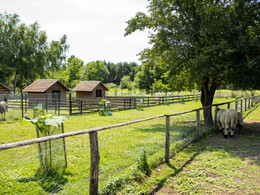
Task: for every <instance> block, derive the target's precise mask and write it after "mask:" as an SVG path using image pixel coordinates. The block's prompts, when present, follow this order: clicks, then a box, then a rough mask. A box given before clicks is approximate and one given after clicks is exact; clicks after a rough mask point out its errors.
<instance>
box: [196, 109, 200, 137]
mask: <svg viewBox="0 0 260 195" xmlns="http://www.w3.org/2000/svg"><path fill="white" fill-rule="evenodd" d="M196 121H197V126H196V130H197V139H198V140H199V139H200V110H199V109H198V110H197V111H196Z"/></svg>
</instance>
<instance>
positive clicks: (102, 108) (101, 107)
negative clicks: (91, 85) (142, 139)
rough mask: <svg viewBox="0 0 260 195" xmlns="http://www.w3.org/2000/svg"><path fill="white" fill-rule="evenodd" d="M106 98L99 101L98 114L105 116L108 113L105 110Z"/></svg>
mask: <svg viewBox="0 0 260 195" xmlns="http://www.w3.org/2000/svg"><path fill="white" fill-rule="evenodd" d="M107 103H108V100H107V99H103V100H101V101H100V102H99V115H100V116H107V115H108V113H107V112H108V110H107Z"/></svg>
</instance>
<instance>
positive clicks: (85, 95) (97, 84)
mask: <svg viewBox="0 0 260 195" xmlns="http://www.w3.org/2000/svg"><path fill="white" fill-rule="evenodd" d="M72 91H74V92H76V98H80V99H90V98H103V97H105V96H106V91H109V89H108V88H107V87H106V86H105V85H104V84H103V83H102V82H101V81H82V82H80V83H79V84H78V85H77V86H76V87H74V88H73V89H72Z"/></svg>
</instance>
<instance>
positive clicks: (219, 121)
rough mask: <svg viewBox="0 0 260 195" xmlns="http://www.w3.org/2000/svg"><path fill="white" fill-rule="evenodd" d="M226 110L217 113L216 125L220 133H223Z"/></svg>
mask: <svg viewBox="0 0 260 195" xmlns="http://www.w3.org/2000/svg"><path fill="white" fill-rule="evenodd" d="M226 112H227V111H226V109H221V110H219V111H218V113H217V125H218V128H219V130H220V131H223V130H224V128H225V114H226Z"/></svg>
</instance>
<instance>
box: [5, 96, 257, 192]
mask: <svg viewBox="0 0 260 195" xmlns="http://www.w3.org/2000/svg"><path fill="white" fill-rule="evenodd" d="M243 100H244V101H245V102H246V101H248V103H247V104H245V105H246V106H245V110H246V109H247V108H250V107H251V106H252V105H253V103H254V104H256V103H259V102H260V96H253V97H250V98H244V99H241V100H234V101H230V102H225V103H221V104H213V105H210V106H207V107H203V108H199V109H194V110H189V111H185V112H179V113H173V114H167V115H159V116H154V117H150V118H146V119H139V120H135V121H130V122H125V123H118V124H114V125H109V126H105V127H97V128H92V129H86V130H81V131H75V132H68V133H63V134H58V135H52V136H46V137H42V138H37V139H31V140H26V141H20V142H14V143H8V144H2V145H0V151H1V150H7V149H10V148H16V147H21V146H27V145H31V144H36V143H41V142H46V141H51V140H55V139H61V138H65V137H71V136H77V135H82V134H87V133H88V134H89V139H90V152H91V168H90V188H89V189H90V194H91V195H92V194H95V195H96V194H98V179H99V160H100V155H99V148H98V131H103V130H107V129H112V128H116V127H122V126H128V125H131V124H135V123H140V122H144V121H149V120H153V119H157V118H162V117H165V118H166V123H165V124H166V131H165V162H169V158H170V117H173V116H177V115H182V114H187V113H191V112H196V134H197V136H196V139H199V138H200V136H201V135H200V129H201V126H200V111H201V110H203V109H208V108H212V107H215V117H214V119H215V121H216V113H217V108H218V107H219V106H222V105H227V107H230V104H231V103H235V109H237V108H238V106H237V104H238V102H240V101H241V107H242V102H243ZM249 102H250V103H249ZM242 111H243V110H242ZM215 124H216V122H215Z"/></svg>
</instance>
